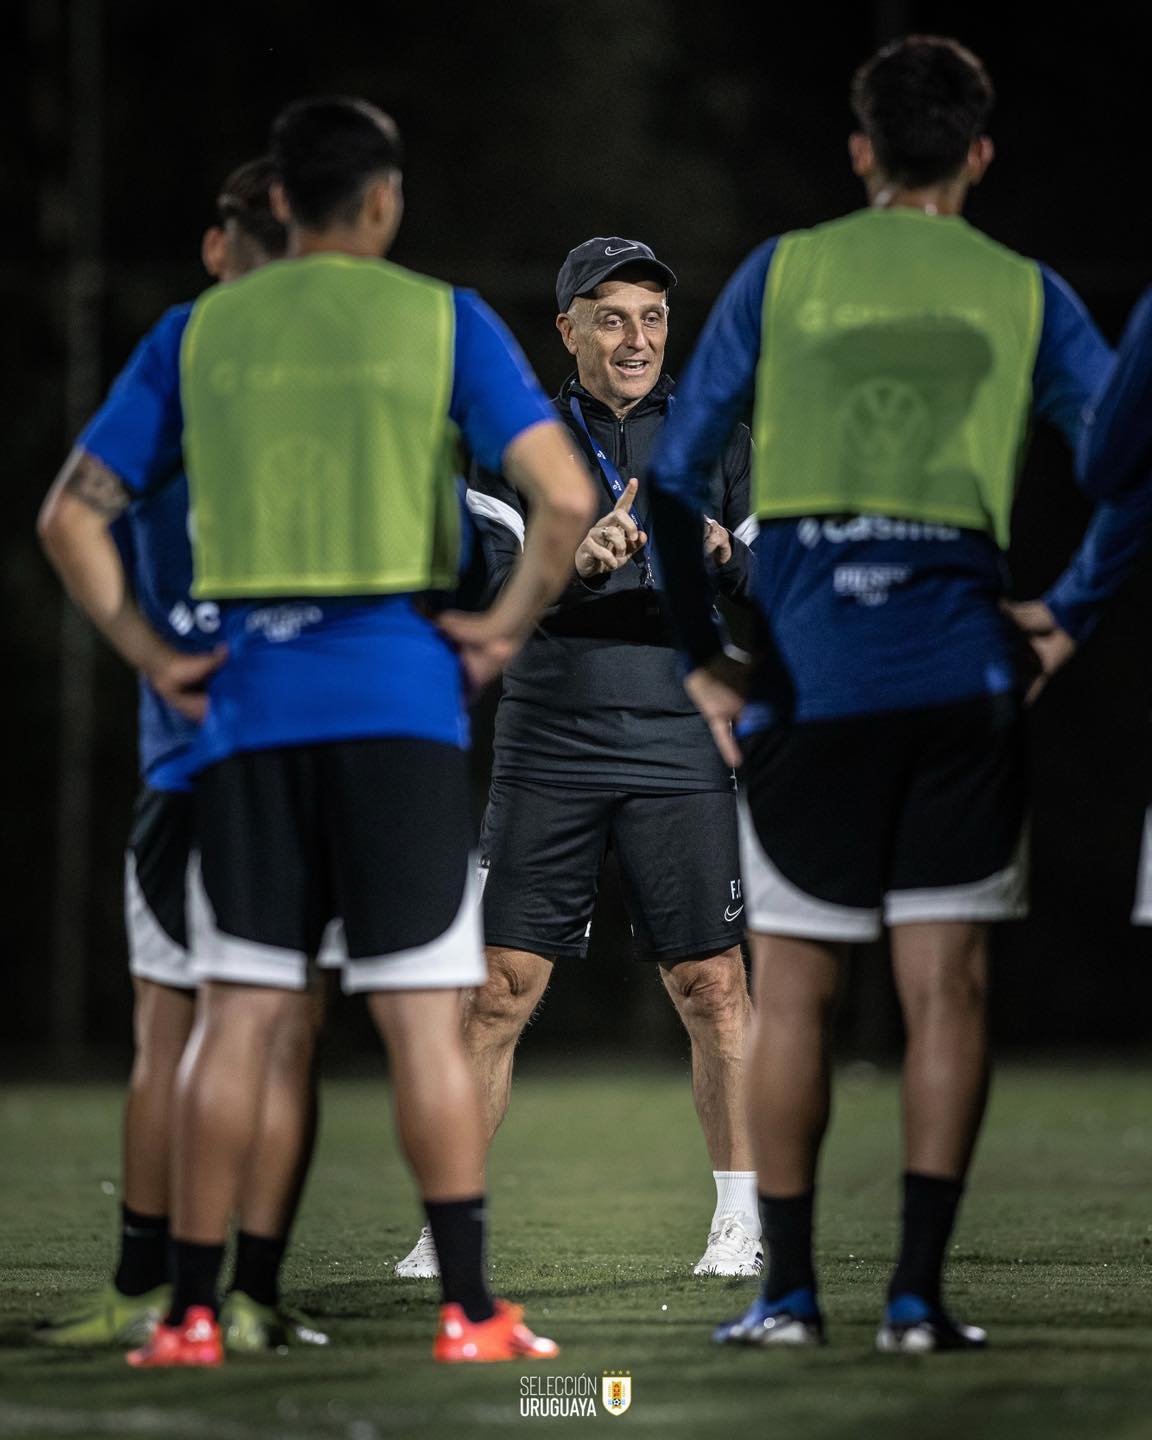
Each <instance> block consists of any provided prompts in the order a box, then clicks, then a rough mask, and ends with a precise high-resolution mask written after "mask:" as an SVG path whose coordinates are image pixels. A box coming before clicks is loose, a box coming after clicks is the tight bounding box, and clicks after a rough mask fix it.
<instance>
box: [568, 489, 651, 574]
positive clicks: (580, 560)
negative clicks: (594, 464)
mask: <svg viewBox="0 0 1152 1440" xmlns="http://www.w3.org/2000/svg"><path fill="white" fill-rule="evenodd" d="M639 488H640V482H639V480H637V479H636V478H635V476H633V478H632V479H631V480H629V481H628V484H627V485H626V486H625V487H624V493H623V494H622V495H621V496H620V498H619V500H617V502H616V504H615V505H613V507H612V509H611V510H609V512H608V514H607V515H604V516H603V517H602V518H601V519H599V520H597V521H596V523H595V525H593V526H592V528H591V530H589V531H588V534H587V535H585V537H584V539H583V540H582V541H581V542H580V544H579V546H578V547H577V550H576V573H577V575H579V576H580V578H581V580H590V579H591V578H592V576H594V575H606V574H607V573H608V572H609V571H611V570H619V569H620V567H621V565H623V564H625V562H626V561H628V560H630V559H631V558H632V556H633V555H635V553H636V551H637V550H639V549H640V548H641V547H642V546H644V545H646V544H647V543H648V536H647V535H646V534H645V532H644V531H643V530H641V529H640V527H639V525H637V524H636V522H635V520H633V518H632V516H631V513H630V512H631V509H632V502H633V501H634V500H635V499H636V491H637V490H638V489H639Z"/></svg>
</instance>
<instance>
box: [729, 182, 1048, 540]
mask: <svg viewBox="0 0 1152 1440" xmlns="http://www.w3.org/2000/svg"><path fill="white" fill-rule="evenodd" d="M1042 315H1043V291H1042V282H1041V279H1040V272H1039V268H1038V267H1037V266H1036V265H1035V264H1033V263H1032V262H1031V261H1028V260H1025V259H1023V258H1022V257H1021V256H1019V255H1016V254H1015V253H1013V252H1012V251H1010V250H1007V249H1005V248H1004V247H1003V246H1002V245H998V244H997V243H996V242H995V241H993V240H990V239H989V238H988V237H987V236H985V235H981V234H980V233H979V231H977V230H974V229H972V227H971V226H969V225H968V224H967V222H966V221H964V220H962V219H960V218H959V217H944V216H934V215H927V214H925V213H923V212H922V211H919V210H910V209H904V208H894V209H890V210H864V211H860V212H858V213H856V214H854V215H849V216H847V217H845V218H844V219H841V220H835V221H833V222H832V223H831V224H828V225H822V226H819V227H818V228H816V229H814V230H802V231H796V232H794V233H792V234H789V235H785V236H784V237H783V238H782V239H781V240H780V243H779V245H778V246H777V249H776V252H775V254H774V256H773V258H772V263H771V265H770V267H769V271H768V282H767V284H766V286H765V293H764V309H763V317H762V327H763V328H762V337H761V349H760V362H759V367H758V370H757V375H756V404H755V415H754V422H753V434H754V437H755V441H756V446H755V452H754V461H753V466H754V472H753V473H754V484H755V500H756V512H757V514H758V515H760V516H761V517H764V518H779V517H784V516H796V515H821V514H879V515H891V516H899V517H902V518H905V519H911V520H921V521H925V522H929V523H936V524H945V525H958V526H963V527H966V528H970V529H975V530H983V531H987V532H988V533H989V534H991V535H993V536H994V537H995V538H996V539H997V541H998V542H999V543H1000V544H1001V545H1002V546H1006V545H1007V543H1008V527H1009V518H1010V514H1011V509H1012V500H1013V495H1014V492H1015V486H1016V477H1017V472H1018V469H1019V462H1020V457H1021V452H1022V449H1023V442H1024V438H1025V434H1026V429H1027V423H1028V416H1029V413H1030V409H1031V399H1032V369H1033V365H1034V363H1035V359H1036V350H1037V346H1038V344H1039V340H1040V327H1041V322H1042Z"/></svg>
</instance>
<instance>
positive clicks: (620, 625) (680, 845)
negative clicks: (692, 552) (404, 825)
mask: <svg viewBox="0 0 1152 1440" xmlns="http://www.w3.org/2000/svg"><path fill="white" fill-rule="evenodd" d="M675 283H676V277H675V275H674V274H673V272H672V270H671V269H670V268H669V267H668V266H667V265H665V264H664V263H663V261H661V260H658V259H657V258H656V256H655V254H654V253H653V252H652V250H651V249H650V248H649V246H647V245H645V244H644V243H643V242H641V241H638V240H630V239H626V238H623V237H621V236H600V237H597V238H594V239H591V240H586V241H585V242H584V243H583V244H582V245H578V246H576V248H575V249H573V250H572V251H571V252H570V253H569V254H568V256H567V258H566V259H565V261H564V264H563V266H562V267H561V269H560V273H559V275H558V277H557V282H556V303H557V308H558V311H559V313H558V315H557V318H556V325H557V328H558V330H559V332H560V338H561V340H562V341H563V343H564V346H565V348H566V349H567V351H568V352H569V354H570V355H571V356H572V357H573V359H574V360H575V373H574V374H573V375H572V376H570V377H569V379H568V380H567V381H565V383H564V385H563V386H562V387H561V390H560V393H559V395H557V397H556V399H555V401H554V402H553V403H554V404H555V406H556V411H557V413H558V414H559V416H560V419H561V420H562V421H563V423H564V424H565V426H566V427H567V430H568V434H569V437H570V444H571V446H572V448H573V449H576V450H578V451H580V452H581V453H582V454H583V455H584V457H585V459H586V460H587V461H588V462H589V464H590V465H591V466H592V467H593V474H594V475H598V476H599V480H600V488H601V492H602V509H603V510H604V514H603V515H602V516H601V518H600V519H599V520H597V521H596V523H595V524H594V525H593V526H592V527H591V529H590V530H589V531H588V533H587V535H585V537H584V538H583V540H582V541H581V543H580V545H579V546H578V547H577V548H576V551H575V554H574V555H573V557H572V560H571V567H570V572H569V577H568V585H567V587H566V589H565V590H564V592H563V594H562V595H561V596H560V598H559V602H558V603H557V604H556V605H555V606H554V607H553V608H552V609H551V610H550V611H549V612H548V614H547V615H546V616H545V618H544V620H543V622H542V624H541V626H540V628H539V630H538V631H537V633H536V634H535V635H534V636H533V637H532V639H531V640H530V641H529V642H528V644H527V645H526V646H525V647H524V650H523V651H522V652H521V654H520V655H519V656H517V658H516V660H515V662H514V663H513V664H512V666H511V667H510V668H509V670H508V673H507V675H506V676H505V679H504V693H503V696H502V698H501V701H500V707H499V710H498V712H497V717H496V737H495V751H494V757H493V776H492V789H491V792H490V794H489V797H488V808H487V812H486V815H485V819H484V827H483V832H482V836H481V844H480V850H481V867H482V875H483V876H484V932H485V940H486V943H487V954H488V980H487V982H486V984H484V985H483V986H481V987H480V988H479V989H477V990H476V991H475V992H474V993H473V994H472V995H471V996H470V997H469V999H468V1002H467V1009H466V1012H465V1025H464V1035H465V1042H466V1044H467V1046H468V1050H469V1053H470V1055H471V1057H472V1062H473V1064H474V1066H475V1067H476V1072H477V1074H478V1076H479V1078H480V1090H481V1095H482V1097H483V1102H484V1110H485V1122H486V1126H487V1130H488V1134H489V1136H491V1135H493V1134H494V1133H495V1131H496V1129H497V1127H498V1126H499V1124H500V1123H501V1121H502V1120H503V1118H504V1114H505V1112H506V1110H507V1107H508V1100H509V1092H510V1087H511V1081H512V1062H513V1056H514V1052H515V1048H516V1043H517V1041H518V1039H519V1037H520V1034H521V1032H522V1031H523V1029H524V1026H525V1025H526V1024H527V1023H528V1020H529V1018H530V1016H531V1015H532V1012H533V1010H534V1009H535V1008H536V1006H537V1004H538V1003H539V1002H540V999H541V997H542V996H543V994H544V991H545V989H546V988H547V985H548V981H549V978H550V976H551V973H552V967H553V964H554V963H555V962H556V961H557V960H560V961H569V962H570V961H574V960H578V959H579V958H580V957H581V956H582V955H583V954H584V952H585V950H586V948H587V935H588V931H589V928H590V920H591V915H592V909H593V906H594V904H595V900H596V890H597V883H598V879H599V874H600V868H601V865H602V863H603V859H604V853H605V851H606V849H607V847H608V845H609V844H611V845H612V846H613V847H614V849H615V852H616V856H617V859H618V861H619V865H620V871H621V875H622V878H623V884H624V892H625V899H626V903H627V907H628V912H629V915H630V917H631V920H632V925H633V930H634V935H635V947H636V950H637V953H638V954H639V956H640V957H641V958H643V959H645V960H650V961H655V962H656V964H657V965H658V966H659V973H660V977H661V979H662V980H663V983H664V987H665V989H666V990H667V992H668V994H669V995H670V996H671V998H672V1001H673V1003H674V1004H675V1006H676V1009H677V1011H678V1012H679V1014H680V1017H681V1019H682V1020H683V1022H684V1026H685V1028H686V1030H687V1031H688V1035H689V1038H690V1042H691V1046H692V1079H693V1093H694V1098H695V1101H696V1109H697V1113H698V1115H699V1118H700V1124H701V1127H702V1129H703V1131H704V1136H705V1140H706V1143H707V1146H708V1152H709V1155H710V1157H711V1160H712V1166H713V1176H714V1180H715V1185H716V1204H715V1211H714V1214H713V1217H712V1223H711V1225H710V1226H709V1235H708V1243H707V1246H706V1248H705V1250H704V1254H703V1255H702V1256H701V1258H700V1260H699V1261H698V1263H697V1265H696V1268H695V1273H696V1274H698V1275H753V1274H757V1273H758V1272H759V1269H760V1265H761V1261H762V1251H761V1248H760V1221H759V1215H758V1212H757V1204H756V1175H755V1172H754V1171H753V1170H752V1160H751V1151H750V1149H749V1146H748V1137H747V1131H746V1126H745V1122H744V1116H743V1111H742V1104H741V1073H742V1065H743V1061H744V1049H745V1040H746V1036H747V1032H748V1026H749V1022H750V1019H751V1004H750V1001H749V998H748V987H747V982H746V979H745V974H744V962H743V958H742V956H741V952H740V940H741V938H742V934H743V925H742V919H741V916H742V911H743V908H744V902H743V900H742V898H741V894H740V870H739V858H738V853H737V852H738V847H737V838H736V797H735V794H734V791H733V784H732V774H731V770H730V768H729V767H728V766H727V765H725V764H724V763H723V762H722V761H721V759H720V757H719V755H718V754H717V753H716V749H715V747H714V746H713V744H712V742H711V739H710V736H709V733H708V727H707V726H706V725H705V724H704V722H703V720H702V719H701V717H700V715H699V714H698V713H697V712H696V709H695V707H694V706H693V705H692V703H691V701H689V700H688V698H687V696H686V695H685V694H684V688H683V685H682V683H681V677H680V671H679V669H678V665H677V657H676V652H675V649H674V646H673V642H672V635H671V632H670V630H669V627H668V623H667V620H666V618H665V615H664V611H663V610H662V608H661V604H660V595H659V585H660V582H659V580H658V578H657V575H656V573H655V571H654V568H653V564H652V558H651V551H650V549H649V548H648V546H647V544H646V540H647V535H646V533H645V527H646V525H647V521H646V519H645V518H644V517H646V516H647V513H648V495H647V490H646V487H645V488H640V489H638V486H640V484H641V482H640V480H639V478H638V477H640V476H642V475H643V472H644V469H645V466H646V465H647V462H648V457H649V455H650V454H651V451H652V447H653V446H654V445H655V443H656V441H657V438H658V437H659V435H660V432H661V430H662V428H663V426H664V423H665V419H666V416H667V415H668V413H669V407H670V405H671V402H672V396H673V392H674V385H673V381H672V378H671V377H670V376H669V375H668V374H666V373H665V372H664V368H663V366H664V349H665V343H666V341H667V337H668V292H669V290H670V289H671V287H672V286H673V285H674V284H675ZM749 451H750V439H749V435H748V431H747V429H746V428H745V427H743V426H741V427H739V430H738V431H737V433H736V434H735V435H734V436H733V439H732V442H731V443H730V444H729V445H728V446H727V447H726V449H725V451H724V454H723V457H722V460H721V463H720V464H718V465H717V466H716V467H715V469H714V471H713V473H712V475H711V477H710V491H709V507H708V509H709V518H708V520H707V521H705V522H704V524H703V529H704V551H705V554H706V556H707V563H708V567H709V572H710V575H711V578H712V582H713V585H714V586H715V589H716V590H717V592H718V593H719V594H720V595H722V596H724V597H725V598H726V599H727V600H728V601H731V602H734V603H736V604H737V605H739V604H740V603H743V604H744V605H745V606H747V605H748V603H749V602H748V600H747V599H746V596H747V595H748V591H749V587H750V575H751V570H752V556H751V553H750V551H749V549H748V545H747V544H746V540H745V537H747V538H748V539H751V535H750V534H749V531H750V530H752V531H754V529H755V523H756V522H755V520H752V521H749V519H748V477H749ZM468 504H469V508H470V510H471V512H472V516H473V519H474V521H475V523H476V526H477V529H478V532H479V534H480V537H481V541H482V546H483V550H484V554H485V560H486V563H487V579H488V586H489V593H490V594H496V593H498V592H499V590H500V587H501V586H502V585H503V584H504V582H505V580H506V578H507V576H508V574H509V573H510V572H511V570H512V568H513V566H514V564H515V562H516V560H517V558H518V556H519V553H520V541H521V538H522V536H523V534H524V515H525V506H524V501H523V499H522V497H521V496H520V495H519V494H518V492H517V490H516V487H515V485H514V484H512V483H511V482H510V481H509V480H507V479H505V478H504V477H503V476H501V475H498V474H494V473H492V472H490V471H488V470H485V469H483V468H474V470H473V474H472V476H471V479H470V488H469V492H468ZM736 618H737V620H738V619H739V618H740V617H739V613H738V612H737V616H736ZM396 1273H397V1274H398V1275H401V1276H429V1275H435V1274H436V1253H435V1249H434V1247H433V1244H432V1237H431V1235H430V1233H429V1232H428V1230H427V1229H426V1228H425V1230H424V1231H423V1232H422V1234H421V1235H420V1238H419V1240H418V1241H417V1244H416V1247H415V1248H414V1249H413V1251H412V1252H411V1253H410V1254H409V1255H408V1256H406V1257H405V1258H404V1259H403V1260H402V1261H401V1262H400V1263H399V1264H398V1265H397V1267H396Z"/></svg>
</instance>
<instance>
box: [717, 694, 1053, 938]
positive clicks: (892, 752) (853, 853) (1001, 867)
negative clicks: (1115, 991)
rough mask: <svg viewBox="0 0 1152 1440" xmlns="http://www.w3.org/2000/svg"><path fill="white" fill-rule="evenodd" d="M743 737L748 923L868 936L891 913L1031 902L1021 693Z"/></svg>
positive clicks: (928, 916)
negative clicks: (1018, 697)
mask: <svg viewBox="0 0 1152 1440" xmlns="http://www.w3.org/2000/svg"><path fill="white" fill-rule="evenodd" d="M743 749H744V756H745V759H744V766H743V769H742V771H741V776H740V779H741V785H742V789H743V796H742V804H741V859H742V862H743V868H744V893H745V897H746V899H747V902H748V920H747V923H748V928H749V929H750V930H755V931H758V932H760V933H763V934H776V935H800V936H807V937H808V938H811V939H817V940H872V939H875V938H876V936H877V935H879V933H880V929H881V926H882V924H885V923H886V924H890V925H899V924H909V923H912V922H914V921H926V920H973V921H977V920H980V921H984V920H987V921H991V920H1007V919H1015V918H1017V917H1018V916H1020V915H1023V914H1024V913H1025V910H1026V903H1025V890H1026V884H1027V874H1026V870H1027V866H1026V859H1025V853H1024V851H1025V844H1024V832H1025V817H1026V812H1027V771H1026V763H1025V755H1024V742H1023V726H1022V721H1021V717H1020V714H1019V706H1018V702H1017V700H1016V699H1015V697H1014V696H1009V695H1004V696H994V697H987V698H980V699H977V700H970V701H964V702H962V703H957V704H951V705H939V706H934V707H931V708H928V709H923V710H904V711H897V712H891V713H888V714H883V715H867V716H853V717H849V718H846V719H843V720H826V721H813V722H810V723H807V724H797V725H791V726H782V727H778V728H774V729H771V730H766V731H764V732H763V733H761V734H758V735H754V736H752V737H750V738H748V739H747V740H745V741H744V742H743Z"/></svg>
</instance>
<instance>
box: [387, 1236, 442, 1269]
mask: <svg viewBox="0 0 1152 1440" xmlns="http://www.w3.org/2000/svg"><path fill="white" fill-rule="evenodd" d="M394 1273H395V1274H396V1275H399V1276H400V1278H401V1279H402V1280H435V1279H436V1277H437V1276H438V1275H439V1274H440V1261H439V1259H438V1258H437V1255H436V1246H435V1244H434V1243H433V1240H432V1231H431V1230H430V1229H429V1228H428V1226H427V1225H425V1226H424V1227H423V1228H422V1229H421V1231H420V1238H419V1240H417V1241H416V1244H415V1245H413V1247H412V1249H411V1250H409V1252H408V1254H407V1255H405V1257H404V1259H403V1260H398V1261H397V1262H396V1269H395V1271H394Z"/></svg>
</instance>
